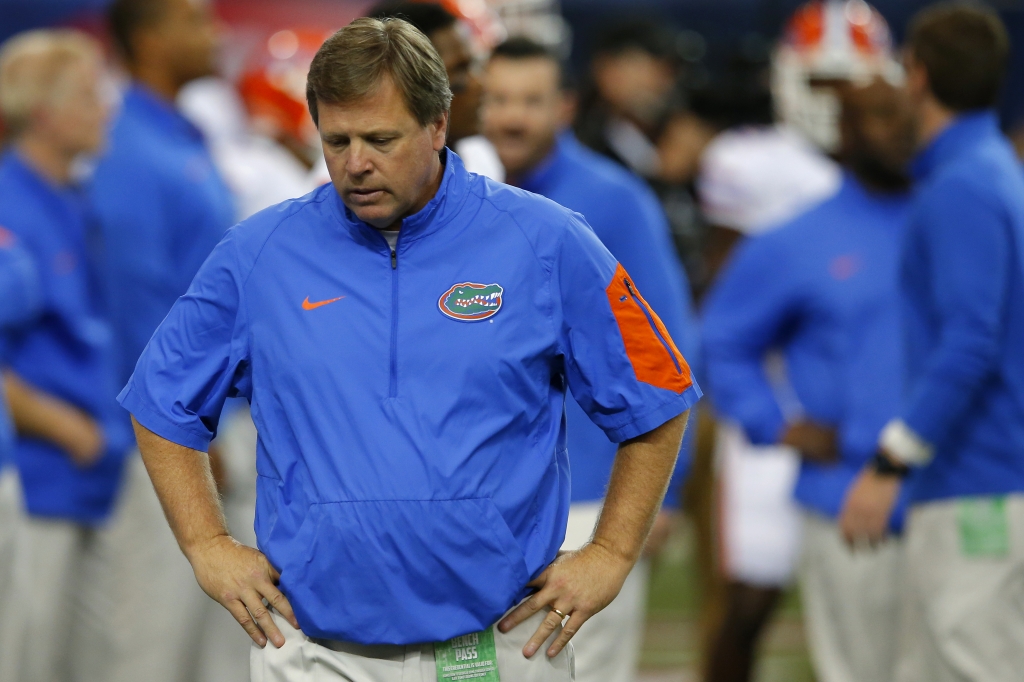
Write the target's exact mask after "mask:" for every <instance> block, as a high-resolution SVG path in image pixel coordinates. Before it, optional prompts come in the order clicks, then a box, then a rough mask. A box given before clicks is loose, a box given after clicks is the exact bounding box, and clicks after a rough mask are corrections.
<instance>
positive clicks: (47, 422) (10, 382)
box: [4, 371, 89, 451]
mask: <svg viewBox="0 0 1024 682" xmlns="http://www.w3.org/2000/svg"><path fill="white" fill-rule="evenodd" d="M4 390H5V392H6V395H7V405H8V409H9V410H10V412H11V421H12V422H13V423H14V427H15V428H16V429H17V430H18V433H20V434H22V435H24V436H29V437H32V438H38V439H40V440H44V441H46V442H48V443H52V444H53V445H56V446H57V447H59V448H61V449H62V450H65V451H70V450H72V449H73V448H74V446H75V443H74V440H75V438H76V434H78V433H79V431H78V429H77V428H76V426H77V425H78V423H79V422H81V421H82V420H83V419H89V417H88V416H87V415H85V414H83V413H82V411H81V410H79V409H78V408H76V407H75V406H74V405H71V404H70V403H67V402H65V401H63V400H61V399H59V398H55V397H53V396H51V395H48V394H46V393H44V392H42V391H40V390H39V389H37V388H34V387H33V386H30V385H29V384H27V383H25V382H24V381H22V379H21V377H19V376H18V375H17V374H15V373H14V372H10V371H7V372H4Z"/></svg>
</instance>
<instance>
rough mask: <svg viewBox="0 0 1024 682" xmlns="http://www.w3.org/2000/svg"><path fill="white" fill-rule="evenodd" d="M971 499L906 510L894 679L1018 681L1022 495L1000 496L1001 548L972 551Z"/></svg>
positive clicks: (1023, 608)
mask: <svg viewBox="0 0 1024 682" xmlns="http://www.w3.org/2000/svg"><path fill="white" fill-rule="evenodd" d="M977 501H979V502H981V503H982V504H984V503H985V502H986V501H988V500H986V499H985V498H980V499H978V500H977ZM969 502H970V501H968V500H948V501H941V502H931V503H928V504H922V505H918V506H916V507H914V509H913V510H912V511H911V513H910V518H909V520H908V522H907V531H906V572H905V578H904V580H903V585H904V589H903V592H902V594H903V603H902V624H901V627H900V630H901V635H902V637H903V639H902V641H901V646H900V656H899V661H898V664H897V674H896V680H897V682H1020V680H1021V679H1024V496H1021V495H1014V496H1010V497H1007V498H1006V503H1005V515H1003V516H1002V518H1003V519H1004V520H1005V528H1006V532H1005V533H1004V534H1003V537H1004V538H1005V539H1006V540H1007V542H1006V543H1005V550H1006V551H996V552H991V551H986V550H985V548H984V547H982V548H981V551H978V550H977V548H975V550H973V551H972V550H971V548H970V545H971V542H970V539H969V538H965V537H964V534H965V531H964V525H965V518H964V514H965V512H967V513H969V512H970V507H965V506H964V504H963V503H968V504H969ZM982 544H984V543H982ZM999 544H1001V543H999V542H997V543H995V546H997V547H998V545H999ZM991 548H992V546H991V545H990V546H989V549H991Z"/></svg>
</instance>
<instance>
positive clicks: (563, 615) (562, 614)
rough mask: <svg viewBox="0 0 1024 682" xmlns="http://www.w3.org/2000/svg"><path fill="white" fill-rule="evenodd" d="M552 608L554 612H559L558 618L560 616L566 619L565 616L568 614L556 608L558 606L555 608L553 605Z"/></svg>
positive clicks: (561, 618)
mask: <svg viewBox="0 0 1024 682" xmlns="http://www.w3.org/2000/svg"><path fill="white" fill-rule="evenodd" d="M551 610H552V611H553V612H554V613H557V614H558V618H559V619H560V620H565V616H566V614H564V613H562V612H561V611H559V610H558V609H556V608H555V607H554V606H552V607H551Z"/></svg>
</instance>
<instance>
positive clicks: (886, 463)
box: [871, 450, 910, 478]
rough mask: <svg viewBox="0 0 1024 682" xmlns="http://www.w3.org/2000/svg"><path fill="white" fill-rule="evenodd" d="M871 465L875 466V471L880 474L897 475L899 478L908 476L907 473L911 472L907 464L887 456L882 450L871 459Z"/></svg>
mask: <svg viewBox="0 0 1024 682" xmlns="http://www.w3.org/2000/svg"><path fill="white" fill-rule="evenodd" d="M871 466H872V467H873V468H874V470H875V473H876V474H878V475H879V476H895V477H897V478H906V477H907V474H909V473H910V467H908V466H907V465H906V464H896V463H895V462H893V461H892V460H891V459H889V458H888V457H886V456H885V454H884V453H882V451H881V450H879V451H878V452H876V453H875V458H874V459H873V460H871Z"/></svg>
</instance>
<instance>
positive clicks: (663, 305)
mask: <svg viewBox="0 0 1024 682" xmlns="http://www.w3.org/2000/svg"><path fill="white" fill-rule="evenodd" d="M517 184H518V186H519V187H521V188H523V189H525V190H528V191H530V192H534V193H536V194H540V195H543V196H545V197H547V198H548V199H551V200H553V201H555V202H557V203H559V204H561V205H562V206H565V207H566V208H570V209H572V210H573V211H576V212H578V213H581V214H583V216H584V217H585V218H586V219H587V222H588V223H590V226H591V227H592V228H593V230H594V232H595V234H597V236H598V238H599V239H600V240H601V242H602V243H603V244H604V245H605V247H606V248H607V249H608V250H609V251H610V252H611V253H612V255H613V256H615V258H616V259H618V261H619V262H620V263H622V266H623V267H624V268H625V269H626V272H628V273H629V274H630V275H631V276H632V277H633V279H634V282H635V284H636V285H637V288H638V289H639V290H640V292H641V293H642V294H643V296H644V298H645V299H646V300H647V302H648V303H650V304H651V307H652V308H653V309H654V310H655V311H656V312H657V314H658V315H659V316H660V317H661V319H662V321H663V322H664V323H665V327H666V328H667V329H668V331H669V334H671V336H672V338H673V339H675V341H676V343H677V344H678V345H679V349H680V350H681V351H682V352H683V355H684V357H686V359H687V361H689V363H690V367H691V368H692V369H693V370H694V371H695V372H697V371H698V370H697V369H696V367H695V365H696V364H697V362H696V359H697V355H698V353H699V349H700V343H699V341H698V337H697V324H696V322H695V320H694V315H693V307H692V303H691V300H690V289H689V283H688V280H687V277H686V272H685V270H684V269H683V266H682V264H681V263H680V262H679V258H678V257H677V256H676V252H675V248H674V247H673V245H672V241H671V238H670V236H669V228H668V224H667V222H666V219H665V214H664V212H663V211H662V210H661V205H660V204H659V203H658V199H657V197H655V196H654V193H653V192H652V191H651V189H650V188H649V187H648V186H647V185H646V184H645V183H644V182H643V181H642V180H640V179H639V178H637V177H636V176H634V175H633V174H631V173H629V172H628V171H626V170H623V168H622V167H621V166H619V165H617V164H615V163H612V162H611V161H609V160H608V159H606V158H605V157H603V156H601V155H600V154H597V153H595V152H592V151H591V150H589V149H587V148H586V147H584V146H583V145H581V144H580V143H579V142H578V141H577V140H576V138H575V137H573V136H572V135H571V134H563V135H561V136H560V137H559V138H558V140H557V142H556V144H555V149H554V150H553V151H552V152H551V153H550V154H549V155H548V157H547V158H546V159H545V160H544V161H542V162H541V163H540V164H539V165H538V166H537V167H536V168H535V169H534V170H533V171H531V172H530V173H529V174H527V175H526V176H525V177H523V178H521V179H520V180H519V181H518V182H517ZM565 419H566V438H567V442H568V445H569V461H570V465H571V467H572V501H573V502H589V501H594V500H600V499H602V498H604V493H605V488H607V486H608V479H609V477H610V475H611V470H612V463H613V462H614V461H615V453H616V450H617V446H616V445H615V444H614V443H612V442H611V441H610V440H608V437H607V436H605V434H604V432H602V431H601V429H600V428H598V427H597V426H595V425H594V423H593V422H592V421H591V420H590V418H589V417H588V416H587V415H586V413H585V412H584V411H583V409H582V408H580V406H579V405H578V404H577V403H576V401H575V400H573V399H572V396H567V397H566V406H565ZM691 426H692V425H691ZM695 431H696V429H694V428H690V429H688V431H687V433H688V434H693V433H694V432H695ZM691 445H692V435H690V436H688V437H687V439H686V443H684V445H683V448H682V451H681V452H680V461H679V464H678V465H677V466H676V471H675V474H674V475H673V477H672V482H671V484H670V486H669V490H668V493H667V494H666V496H665V500H666V506H669V507H678V506H679V498H680V492H681V488H682V483H683V480H684V478H685V476H686V472H687V470H688V468H689V451H690V447H691Z"/></svg>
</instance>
